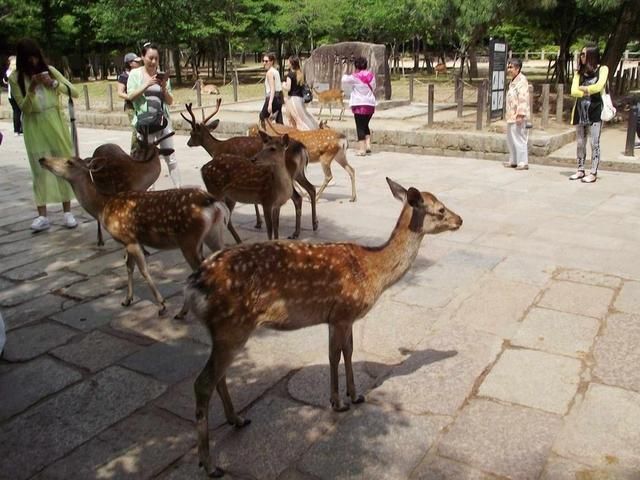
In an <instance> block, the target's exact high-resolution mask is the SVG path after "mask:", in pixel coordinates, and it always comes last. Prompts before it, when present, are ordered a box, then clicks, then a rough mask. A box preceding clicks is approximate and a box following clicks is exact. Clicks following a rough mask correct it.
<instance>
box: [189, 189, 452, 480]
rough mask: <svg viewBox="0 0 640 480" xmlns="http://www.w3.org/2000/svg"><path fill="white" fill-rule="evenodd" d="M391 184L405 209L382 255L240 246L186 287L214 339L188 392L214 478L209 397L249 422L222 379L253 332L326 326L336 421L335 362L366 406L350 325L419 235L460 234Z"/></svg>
mask: <svg viewBox="0 0 640 480" xmlns="http://www.w3.org/2000/svg"><path fill="white" fill-rule="evenodd" d="M387 182H388V184H389V187H390V188H391V191H392V193H393V196H394V197H395V198H397V199H398V200H400V201H401V202H403V207H402V210H401V212H400V217H399V219H398V221H397V223H396V226H395V228H394V229H393V231H392V232H391V235H390V237H389V239H388V240H387V241H386V242H385V243H384V244H383V245H381V246H377V247H367V246H363V245H359V244H355V243H325V244H309V243H298V242H286V241H281V242H269V243H254V244H250V245H241V246H239V247H236V248H233V249H228V250H224V251H222V252H219V253H217V254H214V255H211V256H209V257H208V258H207V259H206V260H205V261H204V262H202V264H201V265H200V268H199V269H198V270H197V271H196V272H194V273H193V274H192V275H191V276H190V277H189V279H188V280H187V284H186V287H185V305H188V306H189V308H190V311H191V312H192V313H193V314H194V315H195V316H196V317H197V318H198V320H199V321H200V322H202V323H203V324H204V326H205V327H206V328H207V329H208V331H209V335H210V337H211V354H210V356H209V359H208V361H207V363H206V365H205V366H204V369H203V370H202V371H201V373H200V374H199V375H198V377H197V379H196V381H195V385H194V388H195V397H196V426H197V432H198V455H199V460H200V465H201V466H203V467H204V468H205V470H206V472H207V474H209V473H211V476H221V475H222V474H223V472H222V470H221V469H220V468H218V467H215V466H214V469H213V471H212V470H211V463H210V458H209V425H208V418H209V402H210V400H211V394H212V392H213V389H214V388H215V389H217V391H218V395H219V396H220V399H221V400H222V404H223V407H224V413H225V416H226V419H227V421H228V422H229V423H230V424H231V425H235V426H236V427H243V426H245V425H247V424H248V423H249V420H247V419H244V418H242V417H240V416H238V415H237V413H236V412H235V410H234V407H233V404H232V402H231V397H230V396H229V392H228V390H227V382H226V371H227V369H228V367H229V366H230V365H231V363H232V361H233V359H234V357H235V356H236V355H237V354H238V352H239V351H240V350H241V349H242V347H243V346H244V345H245V343H246V342H247V340H248V339H249V337H250V336H251V334H252V333H253V331H254V330H255V329H256V328H258V327H267V328H272V329H275V330H283V331H287V330H295V329H299V328H304V327H310V326H313V325H318V324H322V323H326V324H328V326H329V365H330V400H331V406H332V408H333V409H334V410H335V411H339V412H341V411H345V410H347V409H348V408H349V405H348V404H343V403H342V401H341V399H340V396H339V390H338V365H339V363H340V356H341V354H342V355H343V358H344V366H345V373H346V385H347V394H348V396H349V398H350V400H351V403H360V402H363V401H364V397H363V396H362V395H358V393H357V392H356V387H355V382H354V376H353V367H352V364H351V355H352V352H353V335H352V326H353V323H354V322H355V321H356V320H358V319H360V318H362V317H364V316H365V315H366V314H367V312H369V310H371V308H372V307H373V306H374V304H375V303H376V301H377V300H378V298H379V297H380V295H381V294H382V292H383V291H384V290H385V289H387V288H388V287H389V286H391V285H392V284H394V283H395V282H396V281H398V280H399V279H400V278H402V276H403V275H404V274H405V272H406V271H407V270H408V269H409V268H410V267H411V264H412V263H413V261H414V260H415V258H416V256H417V254H418V250H419V248H420V244H421V242H422V239H423V237H424V236H425V235H427V234H437V233H441V232H445V231H448V230H457V229H458V228H460V226H461V225H462V219H461V218H460V217H459V216H458V215H457V214H455V213H454V212H452V211H451V210H449V209H448V208H447V207H445V206H444V205H443V204H442V202H440V201H439V200H438V199H437V198H436V197H435V196H434V195H432V194H431V193H428V192H420V191H418V190H417V189H415V188H413V187H411V188H409V189H408V190H407V189H405V188H404V187H402V186H401V185H399V184H397V183H395V182H394V181H392V180H390V179H388V178H387Z"/></svg>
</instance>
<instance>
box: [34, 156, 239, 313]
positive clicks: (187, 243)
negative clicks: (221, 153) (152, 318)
mask: <svg viewBox="0 0 640 480" xmlns="http://www.w3.org/2000/svg"><path fill="white" fill-rule="evenodd" d="M40 164H41V165H42V166H43V167H44V168H46V169H48V170H49V171H51V172H52V173H53V174H54V175H57V176H59V177H62V178H64V179H65V180H67V181H68V182H69V183H70V184H71V186H72V188H73V191H74V193H75V194H76V198H77V199H78V201H79V202H80V204H81V205H82V206H83V207H84V208H85V209H86V210H87V211H89V213H91V214H92V215H94V216H96V217H97V218H98V221H99V222H100V223H102V224H103V225H104V227H105V228H106V230H107V231H108V232H109V233H110V234H111V236H112V237H113V238H114V239H115V240H116V241H117V242H119V243H121V244H122V245H124V248H125V252H126V265H127V296H126V298H125V299H124V301H123V302H122V305H123V306H128V305H130V304H131V302H132V301H133V270H134V265H136V264H137V266H138V269H139V270H140V273H141V274H142V276H143V277H144V279H145V280H146V281H147V283H148V285H149V288H150V289H151V291H152V292H153V295H154V297H155V299H156V301H157V302H158V304H159V305H160V311H159V313H160V314H163V313H164V312H165V311H166V305H165V300H164V298H163V297H162V295H161V294H160V292H159V291H158V289H157V288H156V286H155V284H154V283H153V280H152V279H151V276H150V275H149V272H148V270H147V264H146V261H145V258H144V254H143V250H142V248H143V245H146V246H149V247H152V248H156V249H159V250H171V249H176V248H179V249H180V250H181V251H182V254H183V255H184V258H185V260H186V261H187V263H188V264H189V266H190V267H191V269H192V270H196V269H197V268H198V266H199V265H200V262H201V261H202V259H203V254H202V245H203V243H206V245H207V246H208V247H209V249H210V250H211V251H212V252H215V251H217V250H219V249H221V248H223V247H224V241H223V229H224V228H225V223H226V221H228V218H229V210H228V209H227V207H226V205H224V204H223V203H220V202H216V201H215V198H214V197H213V196H212V195H211V194H209V193H207V192H205V191H203V190H201V189H198V188H184V189H172V190H161V191H150V192H133V191H130V192H119V193H116V194H105V193H104V192H103V191H101V188H100V187H99V186H98V185H97V184H95V183H94V182H93V180H92V178H91V175H92V174H91V170H90V168H89V167H88V166H87V165H86V163H85V162H84V161H83V160H81V159H78V158H69V159H66V158H54V157H45V158H41V159H40ZM183 310H184V309H183Z"/></svg>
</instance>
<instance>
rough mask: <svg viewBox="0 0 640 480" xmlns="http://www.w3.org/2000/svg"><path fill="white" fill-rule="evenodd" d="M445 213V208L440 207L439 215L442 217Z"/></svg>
mask: <svg viewBox="0 0 640 480" xmlns="http://www.w3.org/2000/svg"><path fill="white" fill-rule="evenodd" d="M444 212H445V210H444V207H440V209H439V210H438V213H439V214H440V215H444Z"/></svg>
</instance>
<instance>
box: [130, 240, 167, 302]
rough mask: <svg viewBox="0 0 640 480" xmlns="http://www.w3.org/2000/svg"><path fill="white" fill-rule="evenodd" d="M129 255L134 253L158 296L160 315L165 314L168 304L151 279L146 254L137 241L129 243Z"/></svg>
mask: <svg viewBox="0 0 640 480" xmlns="http://www.w3.org/2000/svg"><path fill="white" fill-rule="evenodd" d="M127 255H132V256H133V258H134V259H135V261H136V264H137V265H138V270H140V273H141V274H142V276H143V277H144V279H145V280H146V281H147V284H148V285H149V288H150V289H151V292H152V293H153V296H154V297H155V298H156V301H157V302H158V303H159V304H160V310H159V311H158V315H164V313H166V311H167V306H166V305H165V303H164V298H162V295H161V294H160V291H159V290H158V289H157V288H156V285H155V283H153V280H152V279H151V275H149V270H148V269H147V262H146V261H145V259H144V254H143V253H142V248H141V247H140V245H139V244H137V243H135V244H132V245H127Z"/></svg>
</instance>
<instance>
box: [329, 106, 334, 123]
mask: <svg viewBox="0 0 640 480" xmlns="http://www.w3.org/2000/svg"><path fill="white" fill-rule="evenodd" d="M329 120H333V110H331V104H329Z"/></svg>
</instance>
